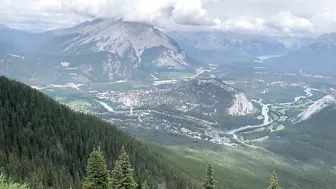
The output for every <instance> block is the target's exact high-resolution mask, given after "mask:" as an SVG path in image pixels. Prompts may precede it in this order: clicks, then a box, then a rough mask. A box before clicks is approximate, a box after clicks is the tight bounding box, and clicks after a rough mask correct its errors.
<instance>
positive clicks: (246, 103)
mask: <svg viewBox="0 0 336 189" xmlns="http://www.w3.org/2000/svg"><path fill="white" fill-rule="evenodd" d="M174 92H175V93H178V94H179V98H181V99H184V98H189V99H195V100H197V101H199V103H201V102H205V103H208V104H209V105H211V104H212V105H213V106H214V107H218V106H217V105H220V106H222V107H223V108H225V110H223V109H222V108H220V109H219V110H222V111H219V112H222V113H223V115H224V114H227V115H232V116H243V115H248V114H251V113H253V112H254V111H255V110H256V109H255V107H254V105H253V104H252V102H251V101H250V100H249V99H248V98H247V96H246V95H245V94H244V93H243V92H241V91H238V90H237V89H235V88H233V87H231V86H229V85H226V84H225V83H224V82H223V81H221V80H219V79H214V78H211V79H194V80H191V81H189V82H188V83H187V84H186V85H185V86H182V87H180V88H178V89H176V90H175V91H174Z"/></svg>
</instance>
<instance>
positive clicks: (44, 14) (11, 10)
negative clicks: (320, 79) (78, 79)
mask: <svg viewBox="0 0 336 189" xmlns="http://www.w3.org/2000/svg"><path fill="white" fill-rule="evenodd" d="M334 7H336V1H335V0H319V2H318V3H316V0H234V1H232V0H0V23H4V24H6V25H8V26H11V27H17V28H24V29H30V30H31V29H38V30H48V29H54V28H59V27H70V26H73V25H75V24H79V23H80V22H84V21H86V20H91V19H94V18H110V17H112V18H122V19H124V20H126V21H139V22H146V23H149V24H153V25H155V26H157V27H159V28H169V29H181V28H188V29H222V30H226V31H239V32H253V33H258V34H268V35H318V34H322V33H325V32H335V31H336V14H335V13H334V12H335V11H334V10H333V9H334Z"/></svg>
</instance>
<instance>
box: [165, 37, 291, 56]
mask: <svg viewBox="0 0 336 189" xmlns="http://www.w3.org/2000/svg"><path fill="white" fill-rule="evenodd" d="M168 35H169V36H170V37H171V38H173V39H175V40H176V41H177V42H178V43H179V45H180V46H181V47H182V48H183V49H184V50H185V51H186V52H187V53H188V54H190V55H192V56H195V58H198V59H200V60H202V61H207V62H209V61H211V62H221V61H223V60H231V59H248V58H250V59H251V58H253V57H256V56H263V55H278V54H284V53H286V52H288V49H287V48H286V47H285V46H284V45H283V44H282V43H280V42H279V41H278V40H276V39H272V38H269V37H266V36H259V35H251V34H240V33H232V32H221V31H211V32H205V31H204V32H177V31H172V32H169V33H168Z"/></svg>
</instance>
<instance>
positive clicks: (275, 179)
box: [267, 171, 283, 189]
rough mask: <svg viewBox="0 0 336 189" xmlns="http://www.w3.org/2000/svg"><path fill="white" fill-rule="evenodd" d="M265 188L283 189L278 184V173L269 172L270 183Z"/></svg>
mask: <svg viewBox="0 0 336 189" xmlns="http://www.w3.org/2000/svg"><path fill="white" fill-rule="evenodd" d="M267 189H283V188H282V187H280V186H279V181H278V174H277V173H276V172H275V171H273V173H272V174H271V184H270V186H269V187H268V188H267Z"/></svg>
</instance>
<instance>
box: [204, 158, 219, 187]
mask: <svg viewBox="0 0 336 189" xmlns="http://www.w3.org/2000/svg"><path fill="white" fill-rule="evenodd" d="M213 172H214V171H213V168H212V166H211V164H209V165H208V169H207V172H206V176H205V181H204V183H203V187H204V189H214V188H215V184H216V181H215V179H214V177H213Z"/></svg>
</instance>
